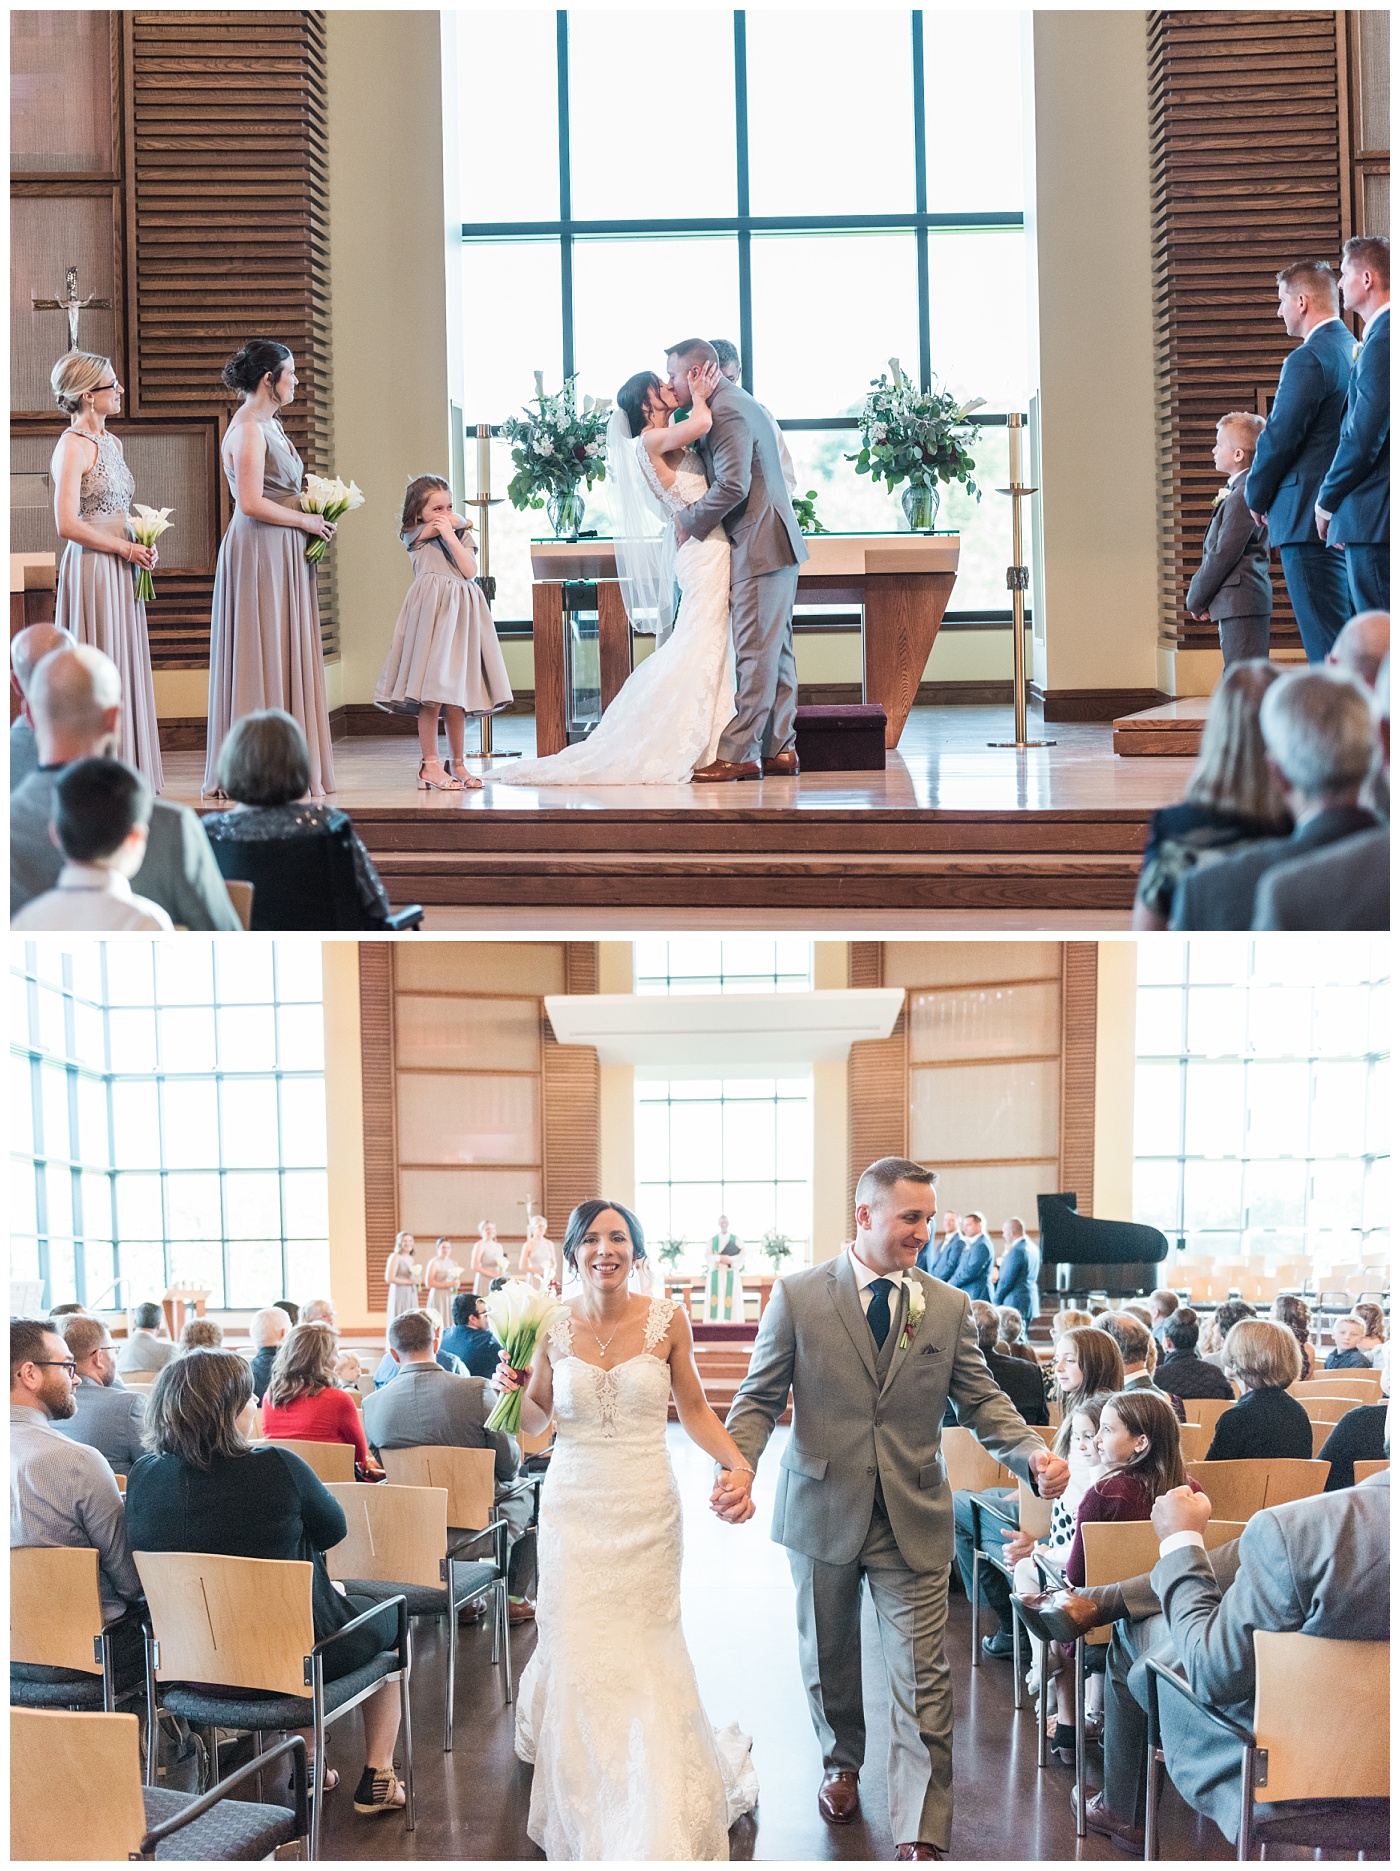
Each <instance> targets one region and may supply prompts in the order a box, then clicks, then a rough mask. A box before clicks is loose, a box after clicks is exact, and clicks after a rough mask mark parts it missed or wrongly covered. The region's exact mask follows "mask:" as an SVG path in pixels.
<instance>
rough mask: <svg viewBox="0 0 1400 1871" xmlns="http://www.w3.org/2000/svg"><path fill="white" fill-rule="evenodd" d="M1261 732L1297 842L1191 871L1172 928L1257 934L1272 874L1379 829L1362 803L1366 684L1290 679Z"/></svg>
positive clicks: (1311, 673) (1250, 848) (1270, 696)
mask: <svg viewBox="0 0 1400 1871" xmlns="http://www.w3.org/2000/svg"><path fill="white" fill-rule="evenodd" d="M1259 727H1260V731H1261V732H1262V734H1263V736H1264V745H1265V747H1266V749H1267V750H1268V757H1269V762H1270V765H1271V766H1273V767H1274V769H1275V770H1276V772H1277V773H1278V775H1279V778H1280V779H1281V780H1282V781H1283V784H1284V787H1285V789H1286V795H1287V800H1288V809H1289V811H1290V812H1291V813H1292V814H1293V833H1292V836H1291V837H1289V838H1261V839H1258V840H1256V841H1255V842H1254V843H1252V844H1249V845H1246V846H1245V848H1244V849H1243V850H1242V851H1241V852H1240V853H1239V854H1238V855H1237V856H1234V857H1223V858H1221V859H1220V860H1219V861H1218V862H1217V863H1215V864H1198V865H1197V866H1196V868H1195V869H1194V870H1192V871H1188V872H1187V873H1186V875H1185V876H1184V877H1183V878H1182V879H1181V881H1180V883H1178V885H1177V887H1176V894H1175V896H1174V897H1173V898H1172V913H1171V927H1172V928H1173V929H1248V928H1250V927H1251V925H1252V924H1253V921H1254V897H1255V891H1256V890H1257V888H1258V885H1259V880H1260V878H1261V877H1263V875H1264V873H1265V872H1266V871H1268V870H1270V869H1271V868H1272V867H1273V866H1274V865H1275V864H1283V863H1286V862H1287V861H1288V860H1289V859H1290V858H1295V857H1299V858H1300V857H1305V856H1307V855H1309V854H1310V853H1312V852H1315V851H1320V850H1322V848H1323V847H1324V846H1325V845H1332V844H1336V843H1337V842H1338V841H1339V840H1340V839H1343V838H1350V837H1351V836H1352V834H1353V833H1355V832H1364V831H1374V829H1375V827H1376V824H1377V818H1376V815H1375V813H1374V812H1370V811H1368V810H1367V809H1366V808H1365V807H1364V806H1362V805H1360V804H1359V803H1358V796H1359V794H1360V791H1361V783H1362V781H1363V780H1364V779H1365V778H1366V772H1367V769H1368V768H1369V766H1370V764H1371V750H1372V745H1373V736H1372V730H1371V711H1370V706H1369V703H1368V700H1367V696H1366V692H1365V690H1364V689H1363V688H1362V687H1361V685H1360V683H1358V682H1354V681H1352V679H1351V678H1350V677H1348V676H1342V675H1337V674H1335V673H1333V672H1332V671H1331V670H1328V669H1325V668H1324V669H1306V670H1302V671H1300V672H1299V673H1298V674H1297V675H1290V676H1284V677H1282V678H1281V679H1280V680H1279V681H1277V682H1275V683H1274V684H1272V686H1271V687H1270V689H1269V691H1268V693H1267V694H1266V695H1265V697H1264V700H1263V703H1262V704H1261V706H1260V709H1259Z"/></svg>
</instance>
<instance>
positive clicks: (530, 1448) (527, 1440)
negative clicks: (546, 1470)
mask: <svg viewBox="0 0 1400 1871" xmlns="http://www.w3.org/2000/svg"><path fill="white" fill-rule="evenodd" d="M555 1428H556V1425H555V1424H554V1423H548V1424H546V1426H545V1427H544V1428H543V1429H542V1430H541V1431H540V1433H539V1435H537V1436H532V1435H531V1434H530V1433H529V1431H528V1430H525V1429H522V1430H521V1432H520V1434H519V1436H518V1438H517V1440H518V1442H519V1443H520V1453H521V1455H522V1456H525V1455H543V1454H544V1452H545V1450H546V1449H551V1448H553V1446H554V1433H555Z"/></svg>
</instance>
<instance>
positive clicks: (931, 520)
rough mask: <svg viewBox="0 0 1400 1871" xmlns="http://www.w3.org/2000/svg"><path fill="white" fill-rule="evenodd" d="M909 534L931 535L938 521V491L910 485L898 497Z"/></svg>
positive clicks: (932, 488)
mask: <svg viewBox="0 0 1400 1871" xmlns="http://www.w3.org/2000/svg"><path fill="white" fill-rule="evenodd" d="M899 504H900V505H901V506H902V507H903V509H904V517H905V519H906V520H908V522H909V531H910V532H911V533H931V532H932V531H933V529H934V526H935V524H936V523H937V520H938V489H937V488H936V487H915V486H914V485H913V484H912V483H911V484H910V485H909V486H908V487H906V488H905V490H904V492H903V493H902V494H901V495H900V497H899Z"/></svg>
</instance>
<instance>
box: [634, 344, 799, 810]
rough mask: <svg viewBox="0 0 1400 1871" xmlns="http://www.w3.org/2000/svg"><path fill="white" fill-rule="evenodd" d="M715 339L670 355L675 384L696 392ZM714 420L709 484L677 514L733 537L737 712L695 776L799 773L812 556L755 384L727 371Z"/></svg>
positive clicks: (696, 533)
mask: <svg viewBox="0 0 1400 1871" xmlns="http://www.w3.org/2000/svg"><path fill="white" fill-rule="evenodd" d="M718 362H719V358H718V356H717V354H716V352H715V348H714V346H713V345H712V344H707V343H706V342H705V340H704V339H703V338H685V339H683V340H682V341H681V342H680V343H679V344H673V345H672V346H671V348H670V350H669V351H668V352H667V353H666V370H667V373H668V375H669V377H670V380H671V390H672V393H673V395H674V396H675V397H676V398H677V400H678V402H679V404H680V405H681V406H685V405H686V404H688V403H689V402H690V400H691V392H690V380H689V376H688V373H689V372H690V371H692V370H694V369H696V368H698V367H699V366H700V365H702V364H718ZM710 413H711V415H712V416H713V418H714V422H713V426H712V427H711V429H710V432H709V434H708V435H707V436H704V437H703V438H702V439H701V441H700V443H699V444H698V448H699V454H700V459H701V460H702V461H703V462H704V464H705V478H706V480H707V481H708V482H709V484H710V486H709V491H708V493H706V494H705V495H703V496H702V498H701V499H699V500H697V501H695V502H694V503H693V505H691V506H689V507H683V508H682V509H681V511H680V512H679V513H678V514H677V515H676V529H677V533H678V535H679V537H680V538H681V540H682V542H684V540H685V539H686V538H687V537H689V538H691V539H708V538H709V536H710V534H711V533H712V532H713V531H714V529H715V528H716V527H717V526H719V525H721V524H723V526H724V530H725V532H726V533H727V534H728V535H729V546H730V572H729V628H730V631H731V633H732V634H733V638H734V668H735V674H736V677H737V679H738V695H737V696H736V698H735V715H734V719H733V720H732V721H731V722H730V724H729V726H728V727H727V728H726V729H725V731H724V733H723V734H722V735H721V737H720V743H719V749H718V752H717V755H716V757H715V759H713V760H712V761H711V762H710V764H709V765H708V766H705V767H698V768H697V769H696V771H695V772H694V773H693V774H692V775H691V779H692V780H697V781H706V782H708V781H711V780H756V779H758V778H759V777H760V776H761V775H762V774H764V773H769V774H787V775H791V774H795V773H796V772H797V733H796V727H795V724H794V717H795V715H796V713H797V664H796V661H795V659H794V657H793V652H792V607H793V604H794V603H795V602H796V599H797V568H798V566H799V565H801V564H802V563H803V561H804V560H805V559H806V557H807V548H806V546H804V545H803V543H802V532H801V529H800V528H799V526H798V524H797V517H796V515H795V514H794V513H793V510H792V501H791V500H790V499H789V498H788V491H787V484H786V482H785V481H784V479H783V464H782V457H781V455H780V454H779V443H778V432H777V427H776V425H775V424H774V422H773V419H772V417H771V416H769V415H768V413H767V411H766V410H764V409H763V408H761V407H760V405H759V404H757V403H756V402H755V401H754V400H753V398H752V397H751V396H750V395H749V393H748V392H747V390H742V389H740V387H739V385H738V384H737V383H731V382H730V381H729V379H728V378H727V377H721V378H720V380H719V382H718V383H717V384H716V386H715V388H714V389H713V390H712V391H711V392H710Z"/></svg>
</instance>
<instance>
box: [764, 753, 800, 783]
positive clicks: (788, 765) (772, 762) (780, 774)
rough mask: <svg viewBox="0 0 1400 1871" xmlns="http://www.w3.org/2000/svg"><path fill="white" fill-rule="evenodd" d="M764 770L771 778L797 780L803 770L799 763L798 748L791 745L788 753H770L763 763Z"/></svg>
mask: <svg viewBox="0 0 1400 1871" xmlns="http://www.w3.org/2000/svg"><path fill="white" fill-rule="evenodd" d="M763 771H764V772H765V773H766V774H768V775H769V777H770V778H778V779H788V780H795V779H796V778H797V776H798V774H799V773H800V772H801V771H802V769H801V768H800V767H799V766H798V764H797V749H796V748H795V747H789V748H788V749H787V751H786V753H781V754H770V755H769V756H768V758H767V759H766V760H765V761H764V763H763Z"/></svg>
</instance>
